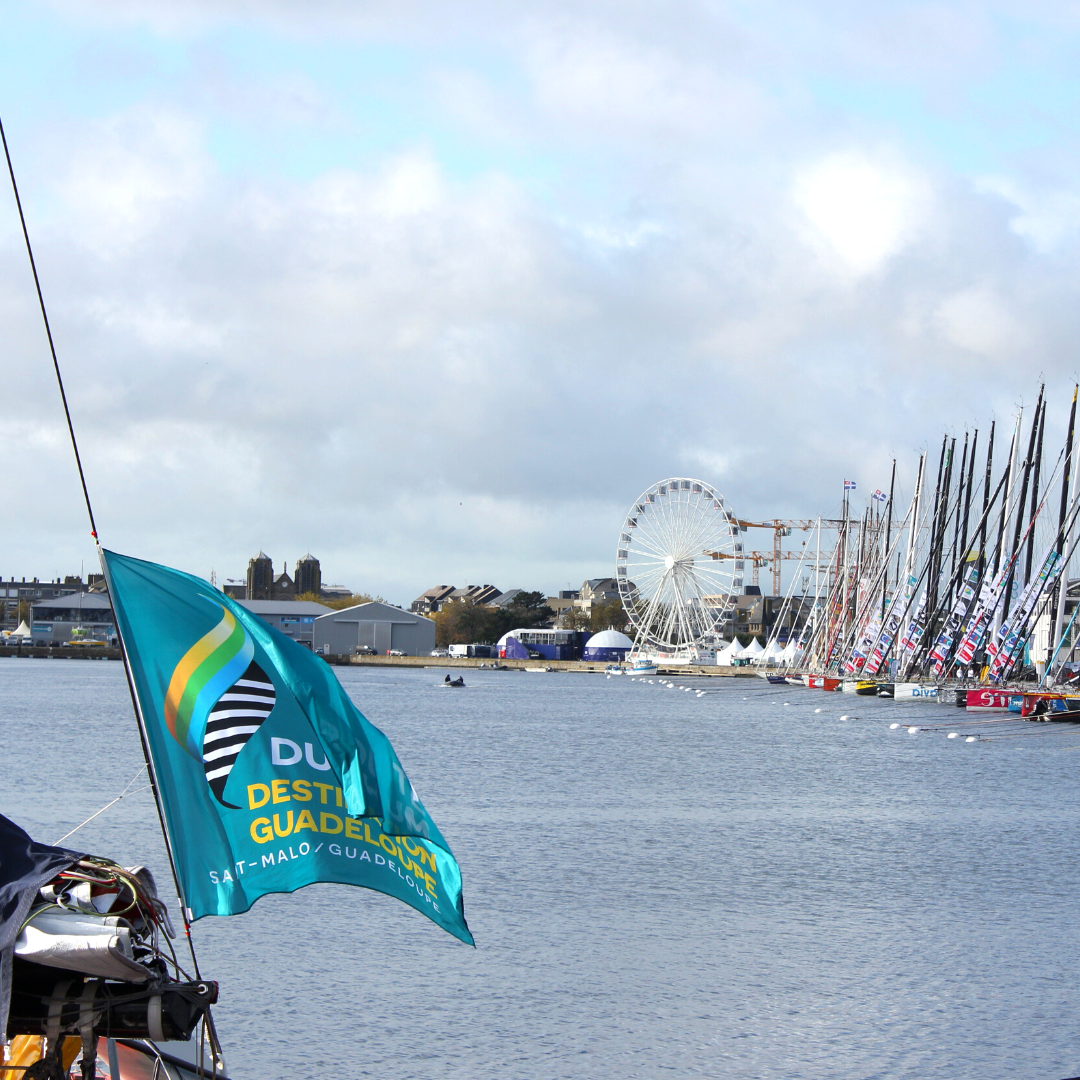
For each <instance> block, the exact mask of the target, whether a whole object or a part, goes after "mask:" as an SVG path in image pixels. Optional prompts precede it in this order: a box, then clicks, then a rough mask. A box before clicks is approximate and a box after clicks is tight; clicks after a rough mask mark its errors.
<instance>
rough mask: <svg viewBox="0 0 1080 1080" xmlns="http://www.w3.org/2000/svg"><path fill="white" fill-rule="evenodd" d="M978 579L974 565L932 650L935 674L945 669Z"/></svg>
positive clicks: (931, 655)
mask: <svg viewBox="0 0 1080 1080" xmlns="http://www.w3.org/2000/svg"><path fill="white" fill-rule="evenodd" d="M978 580H979V571H978V569H977V568H976V567H974V566H972V567H971V568H970V569H969V570H968V572H967V574H966V575H965V577H964V583H963V588H961V589H960V591H959V593H958V594H957V597H956V603H955V604H953V609H952V611H950V612H949V617H948V618H947V619H946V620H945V625H944V626H943V627H942V629H941V633H940V634H938V637H937V640H936V641H935V642H934V647H933V648H932V649H931V650H930V659H931V660H933V661H934V674H935V675H940V674H941V673H942V671H944V670H945V661H946V660H947V659H948V657H949V650H950V649H951V648H952V643H953V639H954V638H955V637H956V634H957V631H958V630H959V629H960V626H961V624H962V623H963V621H964V615H965V613H966V612H967V610H968V608H969V607H970V606H971V601H972V600H973V599H974V597H975V585H976V583H977V582H978Z"/></svg>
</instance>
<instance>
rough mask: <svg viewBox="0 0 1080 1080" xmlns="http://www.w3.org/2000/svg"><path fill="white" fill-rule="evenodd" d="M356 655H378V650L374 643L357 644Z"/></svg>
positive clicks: (354, 650)
mask: <svg viewBox="0 0 1080 1080" xmlns="http://www.w3.org/2000/svg"><path fill="white" fill-rule="evenodd" d="M353 655H354V656H378V655H379V653H378V650H377V649H376V648H375V647H374V646H372V645H357V646H356V648H355V649H353Z"/></svg>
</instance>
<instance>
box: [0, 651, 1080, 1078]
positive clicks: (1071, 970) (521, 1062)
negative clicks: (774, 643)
mask: <svg viewBox="0 0 1080 1080" xmlns="http://www.w3.org/2000/svg"><path fill="white" fill-rule="evenodd" d="M337 670H338V671H339V672H340V675H341V678H342V681H343V682H344V684H345V686H346V688H347V689H348V691H349V693H350V694H351V695H352V697H353V698H354V700H355V701H356V702H357V703H358V704H359V705H360V707H361V708H362V709H363V710H364V712H365V713H366V714H367V715H368V717H369V718H370V719H371V720H372V721H374V722H375V723H376V724H378V725H379V726H380V727H382V728H383V730H384V731H386V733H387V734H388V735H389V736H390V737H391V739H392V740H393V742H394V745H395V747H396V749H397V751H398V754H399V756H400V757H401V759H402V761H403V763H404V764H405V767H406V769H407V770H408V772H409V774H410V777H411V779H412V781H413V783H414V785H415V787H416V789H417V791H418V792H419V793H420V795H421V797H422V798H423V799H424V801H425V803H426V805H427V806H428V809H429V810H430V811H431V813H432V816H433V817H434V818H435V820H436V821H437V822H438V824H439V826H440V828H441V829H442V831H443V833H444V835H445V836H446V838H447V839H448V840H449V842H450V844H451V845H452V846H453V848H454V852H455V854H456V855H457V858H458V860H459V862H460V863H461V868H462V873H463V875H464V880H465V903H466V915H467V917H468V919H469V923H470V925H471V927H472V929H473V932H474V933H475V935H476V939H477V948H476V949H471V948H468V947H467V946H464V945H462V944H460V943H459V942H457V941H455V940H454V939H453V938H451V937H450V936H449V935H447V934H445V933H444V932H442V931H441V930H439V929H438V928H437V927H436V926H434V924H431V923H429V922H428V921H427V920H426V919H424V918H423V917H422V916H421V915H419V914H418V913H417V912H415V911H413V910H412V909H410V908H407V907H405V906H404V905H402V904H400V903H398V902H396V901H394V900H392V899H390V898H389V897H385V896H381V895H378V894H374V893H369V892H365V891H363V890H359V889H349V888H346V887H344V886H337V885H318V886H313V887H311V888H308V889H305V890H303V891H301V892H299V893H296V894H294V895H292V896H272V897H267V898H265V899H263V900H261V901H260V902H259V903H258V904H257V905H256V907H255V908H254V909H253V910H252V912H250V913H249V914H247V915H242V916H238V917H236V918H232V919H204V920H202V921H201V922H199V923H197V924H196V927H195V934H196V942H197V945H198V950H199V960H200V963H201V965H202V969H203V973H204V975H207V976H209V977H212V978H215V979H218V980H219V981H220V983H221V987H222V990H221V1003H220V1005H219V1006H218V1009H217V1018H218V1023H219V1027H220V1029H221V1032H222V1036H223V1039H224V1041H225V1046H226V1052H227V1056H228V1061H229V1068H230V1073H231V1075H232V1076H233V1077H234V1080H244V1078H246V1080H256V1078H258V1080H275V1078H278V1077H281V1078H284V1077H289V1078H290V1080H292V1078H296V1077H301V1078H303V1077H320V1078H321V1077H335V1078H337V1077H340V1078H349V1077H380V1078H385V1077H394V1078H395V1080H406V1078H411V1077H417V1078H441V1080H442V1078H463V1080H464V1078H470V1080H473V1078H475V1080H486V1078H499V1080H503V1078H506V1080H510V1078H522V1080H546V1078H562V1077H566V1078H619V1080H624V1078H625V1080H629V1078H634V1077H645V1078H652V1077H682V1076H699V1075H700V1076H709V1077H723V1078H750V1077H769V1078H784V1080H789V1078H806V1080H816V1078H821V1080H843V1078H848V1077H851V1078H870V1077H905V1076H910V1077H919V1078H923V1080H932V1078H941V1080H961V1078H967V1077H971V1078H979V1080H987V1078H995V1077H1010V1078H1011V1077H1024V1078H1031V1080H1037V1078H1043V1080H1059V1078H1061V1077H1066V1076H1075V1075H1076V1074H1078V1073H1080V1022H1078V1020H1077V1012H1078V1009H1077V1006H1078V998H1080V992H1078V990H1077V977H1078V976H1077V972H1078V971H1080V945H1078V939H1077V929H1076V912H1077V904H1078V900H1077V891H1078V890H1077V885H1078V881H1080V820H1078V813H1077V798H1076V787H1077V784H1076V772H1077V766H1078V765H1080V730H1077V729H1072V728H1065V727H1064V726H1060V727H1059V726H1057V725H1046V726H1043V725H1039V726H1038V731H1037V734H1032V735H1025V736H1023V737H1019V738H998V739H993V740H985V741H980V742H977V743H967V742H966V741H965V740H964V739H954V740H948V739H947V738H946V737H945V732H946V731H948V730H957V731H962V732H963V733H964V734H965V735H966V734H967V733H968V732H969V731H980V732H982V733H984V734H992V733H995V732H998V731H999V730H1000V729H999V728H997V727H996V726H994V725H988V726H985V727H976V728H970V729H969V728H963V727H959V726H957V725H958V724H960V723H962V722H964V721H970V720H972V719H987V717H972V716H970V715H969V714H965V713H964V712H963V711H961V710H957V709H953V708H946V707H940V706H932V705H922V704H909V705H904V704H901V703H896V702H892V701H877V700H875V699H866V698H855V697H852V696H849V695H842V694H825V693H823V692H821V691H811V690H802V689H796V688H794V687H792V688H790V689H787V688H780V689H779V691H777V690H776V689H775V688H772V687H769V686H768V685H767V684H765V683H763V682H761V681H760V680H758V679H713V680H698V681H697V682H693V681H692V680H679V679H676V680H675V681H676V682H677V683H680V682H681V683H682V684H683V685H691V684H693V685H701V686H705V687H707V688H708V689H709V691H710V692H709V693H708V694H707V695H706V696H704V697H699V696H697V695H696V694H695V693H688V692H685V691H680V690H669V689H668V688H666V687H664V686H662V685H659V684H658V683H657V682H654V683H652V684H651V685H650V684H648V683H643V682H639V681H631V679H630V678H629V677H616V678H610V679H608V678H605V677H604V676H602V675H585V674H545V675H541V674H526V673H519V672H483V671H477V672H472V673H466V679H467V682H468V684H469V685H468V687H467V688H466V689H465V690H462V691H451V692H448V691H446V690H444V689H441V688H439V687H438V686H437V685H436V684H437V683H438V682H439V681H441V679H442V677H443V672H442V671H436V670H428V671H413V670H407V669H388V670H374V669H364V668H355V669H337ZM816 710H820V712H818V711H816ZM844 713H851V714H856V715H857V716H858V717H859V719H856V720H846V721H842V720H841V719H840V716H841V715H842V714H844ZM899 720H902V721H903V722H904V724H905V727H906V726H907V725H909V724H912V723H918V724H920V726H927V725H929V726H931V727H932V726H935V725H937V724H942V725H946V727H944V728H943V730H941V731H940V732H934V731H921V732H919V733H918V734H916V735H909V734H908V733H907V731H906V730H905V728H900V729H897V730H890V728H889V724H890V723H895V722H897V721H899ZM948 725H952V726H948ZM1031 727H1032V728H1033V729H1034V728H1035V725H1031ZM0 752H2V754H3V758H4V765H5V767H4V770H3V778H4V779H3V787H2V796H3V797H2V800H0V811H2V812H3V813H5V814H7V815H8V816H10V817H12V818H14V819H15V820H16V821H18V822H19V823H20V824H22V825H23V826H24V827H25V828H27V829H28V830H29V831H30V832H31V834H32V835H34V836H35V837H37V838H39V839H42V840H45V841H50V842H51V841H55V840H57V839H58V838H59V837H60V835H61V834H62V833H64V832H66V831H67V830H68V829H69V828H70V827H72V826H73V825H75V824H77V823H78V822H79V821H81V820H83V819H84V818H85V817H87V816H88V815H89V814H91V813H92V812H93V811H95V810H97V809H98V808H99V807H101V806H102V805H103V804H104V803H106V802H107V801H108V800H109V799H111V798H113V797H114V796H115V795H116V794H117V793H118V792H119V791H120V790H121V789H122V788H123V787H124V785H125V784H126V783H127V782H128V781H129V780H130V779H131V778H132V777H133V776H135V775H136V774H137V773H138V771H139V768H140V765H141V753H140V750H139V745H138V740H137V738H136V735H135V728H134V722H133V720H132V717H131V708H130V704H129V702H128V698H127V689H126V686H125V683H124V679H123V674H122V671H121V668H120V665H119V664H116V663H102V662H88V661H84V662H77V661H58V660H52V661H49V660H21V659H0ZM156 830H157V821H156V817H155V814H154V809H153V804H152V801H151V799H150V796H149V793H148V792H146V791H143V792H139V793H136V794H133V795H132V796H130V797H128V798H126V799H125V800H124V801H123V802H121V803H119V804H118V805H116V806H114V807H113V808H111V809H110V810H108V811H107V812H106V813H105V814H103V815H102V816H101V817H99V818H97V819H96V820H95V821H94V822H92V823H91V824H90V825H87V826H86V827H85V828H84V829H83V830H82V831H81V832H80V833H78V834H77V835H76V837H73V838H72V839H71V840H70V841H68V843H69V844H71V845H75V846H78V847H81V848H82V849H84V850H89V851H93V852H96V853H99V854H102V855H107V856H110V857H112V858H115V859H117V860H118V861H120V862H124V863H128V864H130V863H133V862H146V863H148V864H150V865H152V866H153V867H154V868H155V871H156V873H157V875H158V880H159V882H160V883H162V891H163V892H168V891H169V890H168V889H167V888H166V887H165V885H166V883H167V882H168V880H169V876H168V871H167V869H166V864H165V860H164V854H163V850H162V844H161V841H160V838H159V836H158V833H157V831H156Z"/></svg>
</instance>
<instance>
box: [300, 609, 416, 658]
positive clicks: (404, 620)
mask: <svg viewBox="0 0 1080 1080" xmlns="http://www.w3.org/2000/svg"><path fill="white" fill-rule="evenodd" d="M434 648H435V623H434V622H433V621H432V620H431V619H428V618H425V617H424V616H423V615H419V614H417V613H416V612H414V611H403V610H402V609H401V608H398V607H394V606H393V605H392V604H384V603H382V602H380V601H378V600H372V601H370V602H369V603H366V604H356V605H355V606H353V607H348V608H343V609H342V610H341V611H329V612H327V614H325V615H320V616H318V617H317V618H316V619H315V651H316V652H319V653H331V654H334V655H338V656H347V655H349V654H351V653H355V652H357V651H365V652H374V653H377V654H378V655H380V656H385V655H386V654H387V653H388V652H390V651H391V650H392V651H394V652H401V653H403V654H404V655H405V656H427V655H429V654H430V653H431V650H432V649H434Z"/></svg>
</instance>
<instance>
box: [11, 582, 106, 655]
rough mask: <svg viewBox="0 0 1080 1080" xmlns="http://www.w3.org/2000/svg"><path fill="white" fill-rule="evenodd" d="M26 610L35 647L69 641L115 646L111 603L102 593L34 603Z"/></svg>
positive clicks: (56, 597)
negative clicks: (28, 611) (29, 612)
mask: <svg viewBox="0 0 1080 1080" xmlns="http://www.w3.org/2000/svg"><path fill="white" fill-rule="evenodd" d="M30 610H31V614H30V635H31V638H30V639H31V641H33V643H34V644H35V645H63V644H64V643H65V642H69V641H93V642H97V643H100V644H102V645H105V644H109V645H115V644H116V619H115V618H114V617H113V612H112V603H111V602H110V600H109V598H108V596H106V595H104V594H102V593H98V592H79V591H76V592H71V593H67V594H64V595H61V596H55V597H53V598H51V599H48V600H45V599H42V600H35V601H34V602H33V604H32V605H31V609H30Z"/></svg>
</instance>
